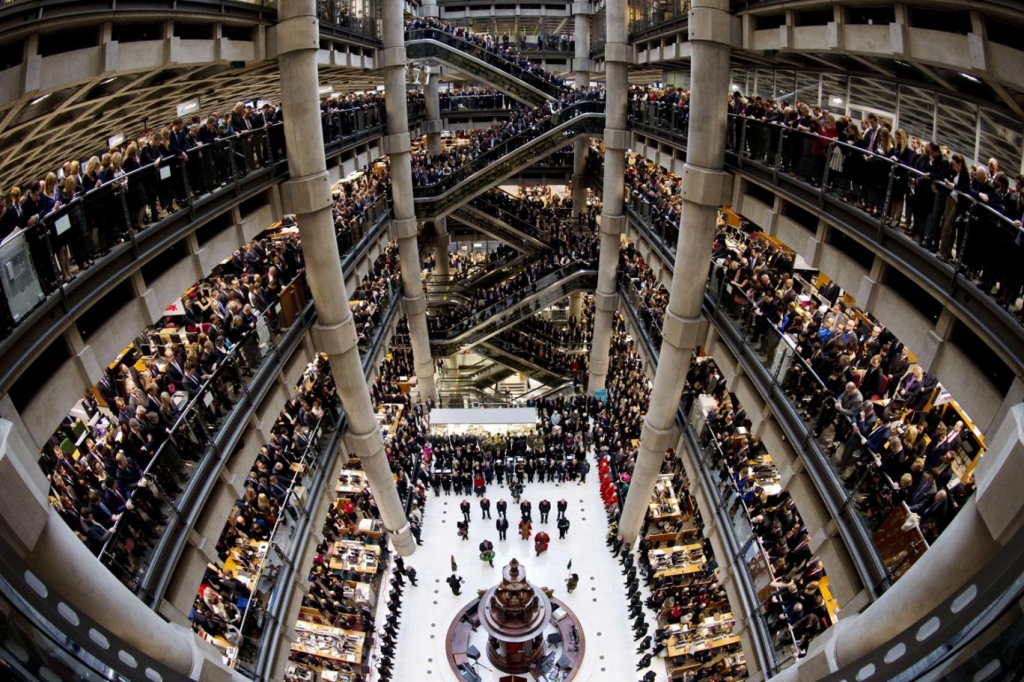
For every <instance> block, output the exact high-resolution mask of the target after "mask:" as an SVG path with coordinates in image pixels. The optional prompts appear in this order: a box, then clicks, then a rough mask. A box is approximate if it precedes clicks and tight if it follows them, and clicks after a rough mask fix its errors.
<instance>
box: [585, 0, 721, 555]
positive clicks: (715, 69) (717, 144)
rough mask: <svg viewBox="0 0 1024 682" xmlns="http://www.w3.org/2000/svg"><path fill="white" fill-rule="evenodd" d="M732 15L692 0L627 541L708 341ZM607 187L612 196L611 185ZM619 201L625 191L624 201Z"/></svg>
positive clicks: (714, 0) (622, 527)
mask: <svg viewBox="0 0 1024 682" xmlns="http://www.w3.org/2000/svg"><path fill="white" fill-rule="evenodd" d="M732 20H733V18H732V16H730V15H729V3H728V0H694V2H693V6H692V9H691V10H690V21H689V34H690V36H689V37H690V45H691V46H692V55H693V56H692V58H691V61H690V71H691V81H690V92H691V99H690V140H691V143H690V145H689V147H688V148H687V152H686V164H685V165H684V166H683V173H682V176H683V178H682V179H683V182H682V198H683V202H682V205H681V216H680V225H679V242H678V244H677V247H676V253H677V254H678V255H677V256H676V263H675V268H674V275H673V277H672V287H671V289H670V290H669V300H668V309H667V310H666V311H665V321H664V326H663V330H662V335H663V341H662V344H661V355H660V357H659V360H658V371H657V373H656V374H655V376H654V386H653V388H652V390H651V402H650V407H649V408H648V411H647V416H646V417H645V419H644V428H643V432H642V434H641V436H640V453H639V455H638V457H637V463H636V469H635V470H634V472H633V480H632V482H631V483H630V488H629V494H628V495H627V497H626V504H625V507H624V508H623V512H622V519H621V520H620V522H619V531H620V532H621V533H622V534H623V536H624V537H625V538H626V541H627V542H632V541H633V540H634V539H635V538H636V536H637V533H639V531H640V526H641V525H642V523H643V520H644V516H645V515H646V514H647V505H648V503H649V502H650V499H651V494H652V493H653V491H654V483H655V480H656V479H657V476H658V472H659V470H660V468H661V462H662V460H663V458H664V455H665V450H666V449H667V448H668V447H669V446H670V445H672V440H671V434H672V431H673V429H674V425H675V416H676V411H677V409H678V407H679V399H680V397H681V396H682V392H683V382H684V381H685V378H686V369H687V367H689V365H690V354H691V353H692V352H693V349H694V348H695V347H696V346H699V345H700V344H701V343H702V339H701V335H702V325H701V312H700V311H701V301H702V299H703V297H704V284H705V279H706V276H707V258H708V253H709V251H710V249H711V242H712V241H713V239H714V235H715V225H716V221H717V218H718V210H719V208H720V207H721V205H722V204H724V203H726V202H727V201H728V200H729V196H730V193H731V187H730V179H731V176H730V175H729V174H728V173H725V172H723V170H722V166H723V159H724V156H725V129H726V110H725V107H723V106H722V97H723V96H724V95H725V94H726V92H727V91H728V89H729V47H730V42H731V35H732ZM605 192H606V194H605V196H607V184H606V190H605ZM621 199H622V197H621V192H620V194H619V197H618V200H619V201H620V202H621ZM602 246H603V245H602ZM703 333H705V334H706V331H704V332H703ZM595 337H596V334H595Z"/></svg>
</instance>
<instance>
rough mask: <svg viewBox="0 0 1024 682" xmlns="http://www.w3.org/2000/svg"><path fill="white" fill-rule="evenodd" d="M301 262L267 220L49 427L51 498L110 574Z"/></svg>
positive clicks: (137, 559)
mask: <svg viewBox="0 0 1024 682" xmlns="http://www.w3.org/2000/svg"><path fill="white" fill-rule="evenodd" d="M302 269H303V262H302V256H301V251H300V250H299V244H298V238H297V237H296V236H290V235H285V236H282V235H280V234H276V233H274V232H268V233H265V234H264V235H262V236H261V237H259V238H257V239H256V240H254V241H252V242H250V243H249V244H247V245H245V246H244V247H242V248H240V249H238V250H237V251H235V253H234V254H233V255H232V257H231V258H230V259H229V260H227V261H226V262H225V263H224V264H222V265H221V266H219V267H218V268H217V270H216V271H215V272H214V274H212V275H211V276H210V277H207V278H204V279H203V280H200V281H199V282H197V283H196V284H195V285H194V286H193V287H191V288H190V290H189V292H186V294H185V295H184V296H183V297H182V302H181V305H180V310H179V311H178V312H179V313H180V314H174V315H168V316H166V317H165V318H163V319H162V320H161V321H160V322H159V323H158V324H157V325H155V326H153V327H151V328H150V329H147V330H144V331H143V332H142V333H140V334H139V336H138V337H137V338H136V340H135V341H134V342H133V344H132V345H131V346H130V348H129V350H128V352H126V353H125V354H124V355H123V356H122V357H121V358H120V359H119V360H118V361H117V362H116V363H115V367H114V368H113V369H110V368H108V369H107V370H105V371H104V374H103V376H102V377H101V378H100V381H99V383H98V384H97V386H96V387H95V389H94V390H92V391H89V392H87V393H86V395H85V396H84V398H83V399H82V401H81V403H80V405H81V406H82V407H83V408H84V413H83V414H78V415H76V416H71V415H69V416H68V417H67V418H66V419H65V420H64V421H63V422H62V423H61V425H60V427H59V428H58V429H57V431H56V432H55V433H54V435H53V436H52V437H51V438H50V440H49V442H48V444H47V447H46V449H45V450H44V451H43V453H42V454H41V458H40V465H41V466H42V467H43V470H44V471H45V472H46V473H47V476H48V478H49V479H50V482H51V495H52V498H53V500H54V502H55V506H56V507H57V508H58V510H60V512H61V515H62V516H63V517H64V519H65V521H67V523H68V524H69V525H70V526H71V528H72V529H74V530H75V532H76V533H77V534H79V536H80V537H81V538H82V539H83V541H84V542H85V543H86V544H87V545H88V546H89V547H90V549H91V550H92V551H93V553H95V554H97V555H99V554H101V552H102V554H103V556H102V557H101V558H102V560H103V562H104V563H105V564H107V565H108V567H110V569H111V570H112V571H114V573H115V574H117V575H118V576H119V577H122V578H124V579H127V580H130V579H131V577H132V576H133V575H134V574H135V571H136V570H137V569H138V568H139V567H140V565H141V564H142V559H143V557H144V556H145V554H146V553H147V551H148V550H149V548H150V547H151V546H152V542H153V540H154V539H155V538H156V537H158V535H159V532H160V530H161V529H162V526H163V524H164V522H165V521H166V516H165V513H164V511H163V508H164V505H166V504H168V503H170V502H172V501H173V500H174V499H176V497H177V495H179V494H180V493H181V489H182V485H184V483H185V481H186V479H187V477H188V475H189V469H190V467H191V466H192V465H191V464H189V462H195V461H197V460H198V459H199V457H200V456H201V454H202V453H203V451H204V449H205V446H206V444H207V442H208V441H209V438H210V437H211V435H212V434H213V433H214V432H215V430H216V428H217V426H218V424H219V423H220V420H221V419H222V418H223V417H224V415H226V414H227V412H229V411H230V409H231V408H232V406H233V405H234V403H235V402H236V401H237V399H238V396H239V395H240V394H241V392H242V383H243V382H244V381H246V380H247V378H248V377H250V376H251V375H252V374H253V372H254V371H255V368H256V367H258V365H259V362H260V360H261V358H262V356H263V353H264V350H263V349H262V348H261V344H260V341H259V338H258V337H259V327H261V326H262V325H266V329H267V331H268V332H269V333H273V330H274V328H275V327H276V324H277V323H276V318H275V316H274V315H272V314H271V312H272V310H273V308H274V305H275V304H276V302H277V300H278V298H279V297H280V294H281V290H282V287H283V286H285V285H287V284H288V283H289V282H290V281H292V280H293V279H294V278H295V277H297V276H298V275H300V273H301V272H302ZM167 329H169V330H171V331H172V332H174V333H173V335H171V336H170V337H169V340H168V339H165V338H163V337H162V335H161V333H160V332H161V331H163V330H167ZM204 396H207V397H208V399H205V398H204ZM190 406H191V407H190ZM76 454H77V457H76V456H75V455H76Z"/></svg>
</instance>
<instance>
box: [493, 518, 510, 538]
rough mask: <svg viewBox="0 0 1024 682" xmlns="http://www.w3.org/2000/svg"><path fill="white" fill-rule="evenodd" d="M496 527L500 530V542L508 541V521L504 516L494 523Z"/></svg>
mask: <svg viewBox="0 0 1024 682" xmlns="http://www.w3.org/2000/svg"><path fill="white" fill-rule="evenodd" d="M494 527H495V528H497V529H498V540H507V539H508V538H507V537H506V534H507V533H508V519H506V518H505V517H504V516H499V517H498V520H497V521H495V522H494Z"/></svg>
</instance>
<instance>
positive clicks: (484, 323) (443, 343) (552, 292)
mask: <svg viewBox="0 0 1024 682" xmlns="http://www.w3.org/2000/svg"><path fill="white" fill-rule="evenodd" d="M592 267H593V266H592V265H590V264H583V263H570V264H568V265H565V266H563V267H562V268H559V269H558V270H555V271H554V272H552V273H550V274H548V275H546V276H545V277H543V278H541V279H540V280H538V282H537V288H536V291H534V292H532V293H530V294H529V295H527V296H523V297H521V298H516V299H515V300H514V301H511V302H507V303H506V302H502V303H498V304H495V305H493V306H490V307H489V308H486V309H484V310H482V311H480V312H479V313H476V314H475V315H473V316H472V317H471V318H469V319H467V320H465V321H464V322H463V323H462V324H460V325H459V326H458V327H456V328H454V329H449V330H433V331H431V332H430V345H431V347H432V354H433V355H434V356H435V357H437V356H443V355H452V354H453V353H457V352H459V351H460V350H462V349H464V348H469V347H471V346H473V345H475V344H477V343H480V342H481V341H486V340H487V339H489V338H490V337H492V336H494V335H495V334H498V333H499V332H501V331H502V330H503V329H508V328H509V327H511V326H512V325H514V324H517V323H519V322H521V321H522V320H524V319H526V318H528V317H530V316H531V315H533V314H535V313H537V312H538V311H540V310H543V309H544V308H547V307H548V306H550V305H552V304H554V303H557V302H558V301H560V300H561V299H563V298H565V297H566V296H568V295H570V294H572V293H574V292H576V291H590V290H593V289H594V288H595V287H596V286H597V271H596V270H593V269H587V268H592Z"/></svg>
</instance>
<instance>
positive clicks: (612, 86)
mask: <svg viewBox="0 0 1024 682" xmlns="http://www.w3.org/2000/svg"><path fill="white" fill-rule="evenodd" d="M605 12H606V14H607V21H608V26H607V35H608V42H607V44H606V46H605V51H604V54H605V76H606V88H605V125H606V126H607V127H606V128H605V129H604V146H605V153H604V191H603V197H604V208H603V210H602V212H601V221H600V223H601V255H600V260H599V264H598V269H597V291H596V292H594V307H595V312H594V338H593V342H592V343H591V347H590V379H589V381H588V383H587V389H588V390H589V391H590V392H591V393H593V392H594V391H596V390H598V389H602V388H604V386H605V379H606V377H607V375H608V350H609V348H610V347H611V342H612V322H613V320H614V318H615V310H616V308H617V307H618V304H619V297H618V294H617V293H616V285H617V280H618V277H617V275H618V269H619V246H620V244H621V242H622V233H623V232H624V231H625V229H626V216H625V214H624V213H623V208H622V205H623V195H624V193H625V180H624V178H625V175H624V174H625V166H626V150H627V149H629V142H630V133H629V131H628V130H627V129H626V94H627V90H628V88H629V83H628V82H627V76H628V70H629V64H630V63H631V62H632V61H633V48H632V47H631V46H630V45H629V43H628V39H627V37H626V12H627V6H626V1H625V0H609V2H607V3H606V5H605ZM578 44H579V42H578V41H577V45H578Z"/></svg>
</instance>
